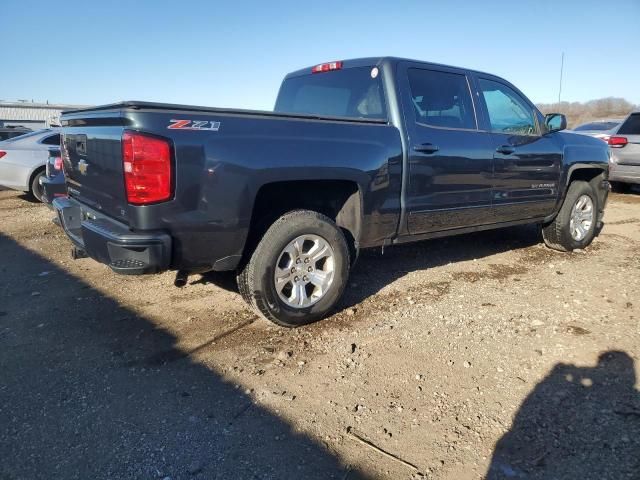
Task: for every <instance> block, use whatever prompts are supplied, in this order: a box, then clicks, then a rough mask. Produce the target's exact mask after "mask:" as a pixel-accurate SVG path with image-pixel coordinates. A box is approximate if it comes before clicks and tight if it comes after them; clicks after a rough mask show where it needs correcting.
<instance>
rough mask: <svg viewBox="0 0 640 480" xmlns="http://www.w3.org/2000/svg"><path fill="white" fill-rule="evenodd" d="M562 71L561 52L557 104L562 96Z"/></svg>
mask: <svg viewBox="0 0 640 480" xmlns="http://www.w3.org/2000/svg"><path fill="white" fill-rule="evenodd" d="M563 70H564V52H562V58H561V60H560V87H559V88H558V103H560V96H561V95H562V71H563Z"/></svg>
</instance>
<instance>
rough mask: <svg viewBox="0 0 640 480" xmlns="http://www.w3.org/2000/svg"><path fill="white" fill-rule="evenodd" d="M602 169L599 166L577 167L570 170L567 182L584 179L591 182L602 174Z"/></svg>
mask: <svg viewBox="0 0 640 480" xmlns="http://www.w3.org/2000/svg"><path fill="white" fill-rule="evenodd" d="M603 173H604V171H603V170H602V169H600V168H579V169H577V170H574V171H573V172H571V177H570V178H569V183H571V182H573V181H574V180H584V181H585V182H591V181H592V180H593V179H594V178H596V177H598V176H599V175H602V174H603Z"/></svg>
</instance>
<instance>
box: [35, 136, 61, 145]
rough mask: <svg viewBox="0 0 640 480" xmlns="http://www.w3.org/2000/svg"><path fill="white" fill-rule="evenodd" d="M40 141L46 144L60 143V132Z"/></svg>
mask: <svg viewBox="0 0 640 480" xmlns="http://www.w3.org/2000/svg"><path fill="white" fill-rule="evenodd" d="M40 143H44V144H45V145H60V134H59V133H57V134H55V135H51V136H50V137H45V139H44V140H42V141H41V142H40Z"/></svg>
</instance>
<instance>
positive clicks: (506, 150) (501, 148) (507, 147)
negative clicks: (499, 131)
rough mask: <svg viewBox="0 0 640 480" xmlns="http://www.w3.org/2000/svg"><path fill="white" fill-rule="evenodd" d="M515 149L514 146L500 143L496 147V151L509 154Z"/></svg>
mask: <svg viewBox="0 0 640 480" xmlns="http://www.w3.org/2000/svg"><path fill="white" fill-rule="evenodd" d="M515 151H516V149H515V147H512V146H511V145H501V146H499V147H498V148H496V152H498V153H502V154H503V155H511V154H512V153H513V152H515Z"/></svg>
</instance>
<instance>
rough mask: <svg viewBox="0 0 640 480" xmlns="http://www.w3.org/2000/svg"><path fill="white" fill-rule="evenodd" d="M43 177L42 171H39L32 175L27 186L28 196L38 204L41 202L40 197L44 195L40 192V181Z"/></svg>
mask: <svg viewBox="0 0 640 480" xmlns="http://www.w3.org/2000/svg"><path fill="white" fill-rule="evenodd" d="M44 176H45V171H44V170H39V171H37V172H36V173H34V174H33V178H32V179H31V185H29V195H30V196H31V197H33V198H35V199H36V200H38V201H39V202H41V201H42V196H43V194H44V192H43V190H42V185H40V179H41V178H42V177H44Z"/></svg>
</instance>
